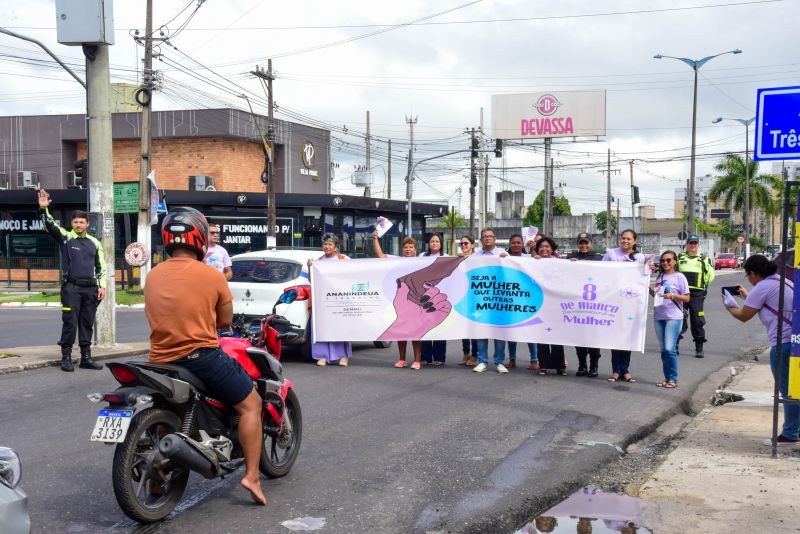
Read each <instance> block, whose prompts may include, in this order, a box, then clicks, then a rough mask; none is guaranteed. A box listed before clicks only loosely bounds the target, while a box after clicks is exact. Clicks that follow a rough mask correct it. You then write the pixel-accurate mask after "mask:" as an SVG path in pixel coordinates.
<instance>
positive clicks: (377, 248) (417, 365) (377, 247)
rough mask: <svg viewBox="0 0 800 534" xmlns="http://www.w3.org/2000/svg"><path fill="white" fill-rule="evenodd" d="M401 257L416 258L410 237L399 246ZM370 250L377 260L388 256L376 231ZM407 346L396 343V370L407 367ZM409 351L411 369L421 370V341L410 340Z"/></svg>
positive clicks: (399, 342)
mask: <svg viewBox="0 0 800 534" xmlns="http://www.w3.org/2000/svg"><path fill="white" fill-rule="evenodd" d="M400 247H401V250H402V253H403V257H404V258H415V257H416V256H417V240H416V239H414V238H413V237H411V236H408V237H406V238H405V239H403V242H402V243H401V244H400ZM372 248H373V250H374V252H375V256H377V257H378V258H388V257H389V255H388V254H384V253H383V249H382V248H381V242H380V238H379V237H378V230H375V232H373V234H372ZM407 346H408V341H398V342H397V350H398V352H399V356H400V357H399V358H398V360H397V361H396V362H395V364H394V366H395V367H397V368H398V369H403V368H404V367H406V366H407V365H408V362H406V347H407ZM411 350H412V352H413V353H414V362H413V363H412V364H411V368H412V369H414V370H416V371H419V370H420V369H421V368H422V361H421V358H422V341H420V340H415V341H414V340H412V341H411Z"/></svg>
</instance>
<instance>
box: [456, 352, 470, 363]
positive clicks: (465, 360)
mask: <svg viewBox="0 0 800 534" xmlns="http://www.w3.org/2000/svg"><path fill="white" fill-rule="evenodd" d="M468 361H469V354H465V355H464V359H463V360H461V361H460V362H458V365H467V362H468Z"/></svg>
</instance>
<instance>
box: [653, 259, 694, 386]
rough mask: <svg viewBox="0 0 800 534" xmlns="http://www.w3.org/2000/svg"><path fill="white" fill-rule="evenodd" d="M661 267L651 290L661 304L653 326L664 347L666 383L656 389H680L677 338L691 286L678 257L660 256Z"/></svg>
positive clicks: (663, 363)
mask: <svg viewBox="0 0 800 534" xmlns="http://www.w3.org/2000/svg"><path fill="white" fill-rule="evenodd" d="M660 265H661V272H660V274H659V275H658V277H657V278H656V284H655V288H653V289H651V290H650V294H651V295H653V296H657V298H658V299H659V300H660V301H661V302H660V304H659V305H658V306H656V307H655V309H654V310H653V322H654V325H655V329H656V337H658V344H659V345H660V346H661V363H662V366H663V368H664V380H662V381H661V382H659V383H658V384H656V385H657V386H658V387H662V388H667V389H674V388H676V387H678V352H677V347H678V336H679V335H680V334H681V325H683V305H684V303H686V302H689V282H688V281H687V280H686V277H685V276H684V275H683V273H679V272H678V271H677V267H678V255H677V254H675V253H674V252H672V251H671V250H668V251H666V252H665V253H663V254H662V255H661V260H660ZM657 302H658V301H657Z"/></svg>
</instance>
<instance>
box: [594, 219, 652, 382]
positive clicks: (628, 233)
mask: <svg viewBox="0 0 800 534" xmlns="http://www.w3.org/2000/svg"><path fill="white" fill-rule="evenodd" d="M637 240H638V236H637V235H636V232H634V231H633V230H625V231H623V232H622V233H621V234H620V236H619V247H617V248H612V249H609V250H607V251H606V254H605V256H603V261H632V262H636V263H641V264H642V265H644V264H645V263H646V262H647V258H646V257H645V255H644V254H642V253H641V252H638V250H637V246H636V243H637ZM651 268H652V269H655V267H653V266H652V265H651ZM630 365H631V351H629V350H615V349H612V350H611V376H610V377H609V378H608V381H609V382H617V381H618V380H624V381H625V382H631V383H633V382H636V380H635V379H634V378H633V375H631V372H630Z"/></svg>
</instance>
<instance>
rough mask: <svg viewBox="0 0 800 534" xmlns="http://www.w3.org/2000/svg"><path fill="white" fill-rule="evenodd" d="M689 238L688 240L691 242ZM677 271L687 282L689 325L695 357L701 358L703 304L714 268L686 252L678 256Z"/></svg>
mask: <svg viewBox="0 0 800 534" xmlns="http://www.w3.org/2000/svg"><path fill="white" fill-rule="evenodd" d="M691 237H693V236H690V240H691ZM678 271H679V272H681V273H683V275H684V276H685V277H686V280H687V281H688V282H689V293H690V300H689V323H690V324H691V328H692V338H693V339H694V347H695V356H697V357H698V358H702V357H703V343H705V342H706V341H707V339H706V331H705V328H704V327H705V324H706V317H705V312H704V311H703V304H704V303H705V300H706V290H707V289H708V285H709V284H710V283H711V281H712V280H714V266H713V265H712V264H711V260H710V259H709V258H708V257H707V256H705V255H703V254H697V255H696V256H690V255H688V254H687V253H686V252H681V253H680V254H678Z"/></svg>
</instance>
